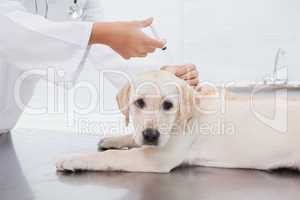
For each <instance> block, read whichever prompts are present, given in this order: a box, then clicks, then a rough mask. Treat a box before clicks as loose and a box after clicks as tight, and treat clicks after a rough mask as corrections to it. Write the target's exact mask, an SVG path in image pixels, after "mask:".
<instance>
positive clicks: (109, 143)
mask: <svg viewBox="0 0 300 200" xmlns="http://www.w3.org/2000/svg"><path fill="white" fill-rule="evenodd" d="M120 148H122V145H121V144H120V141H119V140H118V139H116V137H106V138H102V139H101V140H100V141H99V142H98V151H105V150H108V149H120Z"/></svg>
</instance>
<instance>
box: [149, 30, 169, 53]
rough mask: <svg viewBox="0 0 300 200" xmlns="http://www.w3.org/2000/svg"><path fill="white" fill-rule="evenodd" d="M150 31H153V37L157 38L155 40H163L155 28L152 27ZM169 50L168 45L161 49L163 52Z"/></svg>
mask: <svg viewBox="0 0 300 200" xmlns="http://www.w3.org/2000/svg"><path fill="white" fill-rule="evenodd" d="M150 29H151V32H152V34H153V36H154V37H155V39H157V40H162V39H161V37H160V36H159V35H158V32H157V31H156V29H155V28H154V26H153V25H150ZM166 49H167V43H166V44H165V46H164V47H163V48H161V50H163V51H164V50H166Z"/></svg>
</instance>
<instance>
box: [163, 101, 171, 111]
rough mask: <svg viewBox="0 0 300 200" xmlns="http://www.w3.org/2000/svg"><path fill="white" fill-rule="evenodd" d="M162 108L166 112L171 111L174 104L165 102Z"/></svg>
mask: <svg viewBox="0 0 300 200" xmlns="http://www.w3.org/2000/svg"><path fill="white" fill-rule="evenodd" d="M162 107H163V109H164V110H170V109H171V108H173V103H172V102H170V101H164V102H163V104H162Z"/></svg>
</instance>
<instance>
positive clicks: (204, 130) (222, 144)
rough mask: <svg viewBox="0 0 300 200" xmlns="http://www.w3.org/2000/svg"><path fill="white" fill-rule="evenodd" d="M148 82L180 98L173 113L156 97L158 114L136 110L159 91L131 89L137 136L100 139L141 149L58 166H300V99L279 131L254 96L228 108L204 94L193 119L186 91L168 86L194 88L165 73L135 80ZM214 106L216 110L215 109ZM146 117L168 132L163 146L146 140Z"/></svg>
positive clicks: (266, 104) (230, 100)
mask: <svg viewBox="0 0 300 200" xmlns="http://www.w3.org/2000/svg"><path fill="white" fill-rule="evenodd" d="M145 81H153V82H154V83H155V84H158V86H159V89H160V90H161V92H160V96H163V97H164V98H165V97H166V96H172V98H174V97H176V96H177V97H176V98H177V99H176V98H175V99H173V100H174V103H175V104H176V105H175V106H174V108H173V112H172V113H166V112H165V111H162V110H161V108H160V107H159V106H158V105H160V102H161V101H162V100H161V101H156V100H152V99H148V100H147V102H148V103H149V105H151V108H150V110H151V109H152V110H153V111H154V110H155V111H154V112H153V113H152V114H145V113H143V112H141V111H139V110H135V109H136V108H134V105H133V104H132V102H131V100H134V98H135V96H136V95H141V94H142V96H143V97H145V98H147V95H149V94H151V95H153V90H151V89H149V88H147V87H145V88H141V90H140V92H141V93H136V91H135V90H134V89H131V91H129V92H128V93H129V94H128V95H129V99H128V102H127V103H129V107H128V113H126V110H125V111H124V112H123V113H125V115H126V114H128V116H127V117H129V116H130V117H131V118H132V121H133V123H134V126H135V129H136V132H135V133H134V134H133V135H126V136H121V137H116V138H114V139H112V138H108V139H104V140H102V141H101V142H100V146H102V147H104V148H105V147H106V148H123V147H129V148H131V147H136V146H141V147H139V148H132V149H129V150H108V151H105V152H96V153H87V154H79V155H75V156H74V155H70V156H67V157H65V158H64V159H62V160H60V161H58V162H57V165H56V166H57V169H58V170H76V169H81V170H100V171H103V170H105V171H106V170H122V171H129V172H161V173H165V172H169V171H170V170H172V169H173V168H175V167H177V166H179V165H181V164H188V165H199V166H212V167H228V168H254V169H262V170H268V169H272V168H277V167H293V168H300V131H299V126H300V125H299V119H300V103H299V101H300V99H299V98H298V99H297V98H296V99H289V101H288V118H287V120H288V123H287V124H288V127H287V128H288V129H287V131H286V132H279V131H277V130H275V129H274V128H271V127H270V126H268V125H266V124H264V123H263V122H262V121H261V120H259V119H258V118H257V117H256V116H255V115H254V114H253V111H252V110H251V109H250V98H249V97H245V96H244V97H243V96H240V97H236V96H232V95H231V96H226V98H227V99H226V107H225V108H226V109H225V111H224V110H222V109H220V108H219V103H218V100H219V97H218V96H214V94H213V95H211V94H202V95H201V96H200V97H199V98H197V99H198V100H199V101H198V103H195V104H193V106H194V107H192V108H193V109H192V115H191V118H186V119H183V118H181V117H182V116H181V115H183V114H187V113H186V112H187V111H185V113H183V111H182V109H185V108H182V107H183V105H182V104H183V103H184V102H183V101H181V100H180V98H181V99H182V95H183V94H181V93H180V92H178V90H176V89H174V87H173V88H172V87H171V88H170V87H165V86H164V85H165V83H169V82H170V81H173V82H174V83H176V84H178V85H179V86H183V87H182V88H185V90H187V91H183V92H191V90H192V89H191V88H190V87H188V86H187V85H186V83H184V82H183V81H181V80H179V79H178V78H176V77H175V76H173V75H171V74H168V73H166V72H161V71H154V72H147V73H145V74H143V75H141V76H139V77H137V79H136V80H135V81H134V83H133V84H134V86H135V89H136V88H137V86H138V85H140V84H142V83H143V82H145ZM204 93H205V92H204ZM123 95H124V94H123ZM149 101H150V102H149ZM257 102H258V105H257V106H258V107H260V108H262V110H260V111H269V110H270V109H272V108H273V104H272V102H273V99H272V98H271V97H269V96H266V97H264V98H263V99H261V100H258V101H257ZM196 106H197V109H196ZM199 108H200V110H199ZM212 110H214V112H209V111H212ZM145 117H147V118H148V117H150V118H151V119H152V123H150V125H151V127H154V128H158V129H159V130H160V131H161V132H164V134H163V137H161V139H160V142H159V145H158V146H153V147H152V146H143V144H142V141H141V132H142V130H143V129H144V128H145V127H147V126H148V125H149V124H147V123H145ZM147 120H149V119H147ZM161 123H167V124H171V128H166V129H164V130H163V129H160V125H161ZM218 123H219V124H223V126H220V127H221V128H219V129H220V130H217V129H218V126H219V124H218ZM145 124H146V125H145ZM175 125H177V127H176V126H175ZM195 127H198V129H195ZM199 127H200V128H199ZM212 127H215V129H214V128H212ZM222 127H223V128H222ZM193 128H194V129H193Z"/></svg>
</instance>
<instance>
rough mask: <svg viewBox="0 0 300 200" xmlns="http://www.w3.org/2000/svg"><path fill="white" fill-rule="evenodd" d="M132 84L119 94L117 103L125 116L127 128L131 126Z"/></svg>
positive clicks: (127, 85)
mask: <svg viewBox="0 0 300 200" xmlns="http://www.w3.org/2000/svg"><path fill="white" fill-rule="evenodd" d="M130 88H131V86H130V84H129V83H127V84H126V85H125V86H124V87H123V88H122V89H121V90H120V91H119V92H118V94H117V102H118V106H119V109H120V111H121V113H122V114H123V115H124V116H125V123H126V126H128V124H129V93H130Z"/></svg>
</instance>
